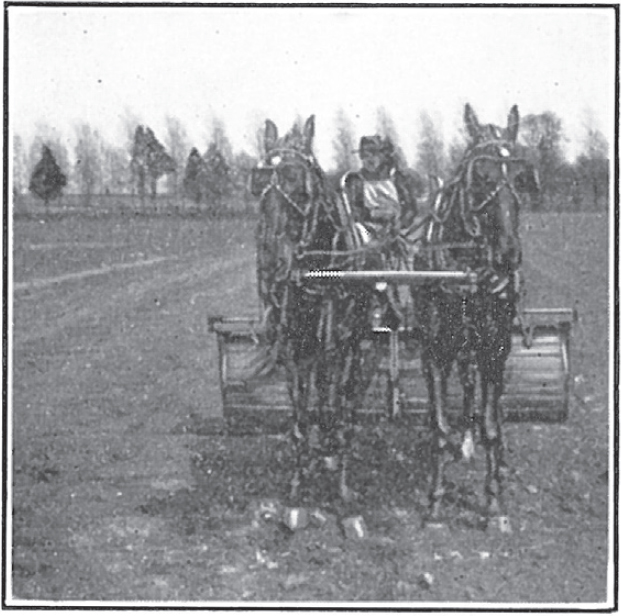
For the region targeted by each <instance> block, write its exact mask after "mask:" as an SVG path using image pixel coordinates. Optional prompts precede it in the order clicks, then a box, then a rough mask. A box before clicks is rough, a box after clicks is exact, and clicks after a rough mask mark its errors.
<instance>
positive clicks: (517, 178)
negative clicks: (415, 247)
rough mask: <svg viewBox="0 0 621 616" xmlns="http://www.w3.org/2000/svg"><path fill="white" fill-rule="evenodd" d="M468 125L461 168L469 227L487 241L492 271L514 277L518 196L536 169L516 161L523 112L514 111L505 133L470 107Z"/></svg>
mask: <svg viewBox="0 0 621 616" xmlns="http://www.w3.org/2000/svg"><path fill="white" fill-rule="evenodd" d="M464 121H465V125H466V129H467V132H468V134H469V136H470V138H471V143H470V145H469V147H468V149H467V151H466V154H465V158H464V161H463V163H462V167H461V172H462V175H461V180H462V183H463V187H462V188H463V190H464V193H465V198H464V199H463V200H462V204H461V205H462V207H461V214H462V217H463V219H464V225H465V227H466V229H467V230H468V231H469V233H470V234H471V235H472V236H474V237H475V238H476V237H478V238H483V240H484V241H485V243H486V245H487V247H488V248H489V251H490V253H491V254H490V260H491V265H493V266H495V267H500V268H501V269H504V270H506V271H507V273H510V272H512V271H515V270H516V269H517V268H518V267H519V266H520V263H521V258H522V250H521V243H520V237H519V213H520V198H519V194H518V192H519V188H520V186H521V184H523V182H524V178H527V177H529V176H528V174H529V170H530V169H532V168H531V167H530V166H529V164H528V163H527V161H526V160H525V159H524V158H521V157H519V156H518V155H517V146H516V140H517V134H518V129H519V121H520V120H519V113H518V108H517V106H516V105H514V106H513V107H512V108H511V111H510V112H509V117H508V121H507V126H506V127H504V128H501V127H499V126H495V125H493V124H481V123H480V122H479V120H478V119H477V116H476V115H475V113H474V111H473V109H472V107H471V106H470V105H468V104H467V105H466V107H465V113H464ZM531 173H532V172H531Z"/></svg>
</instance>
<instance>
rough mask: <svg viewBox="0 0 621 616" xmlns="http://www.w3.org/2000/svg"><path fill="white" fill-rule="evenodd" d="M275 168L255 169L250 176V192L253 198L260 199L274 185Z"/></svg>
mask: <svg viewBox="0 0 621 616" xmlns="http://www.w3.org/2000/svg"><path fill="white" fill-rule="evenodd" d="M275 171H276V168H275V167H254V169H253V170H252V171H251V174H250V192H251V193H252V196H253V197H260V196H261V195H262V194H263V193H264V192H265V190H266V189H267V187H268V186H269V185H270V184H271V183H272V176H273V175H274V173H275Z"/></svg>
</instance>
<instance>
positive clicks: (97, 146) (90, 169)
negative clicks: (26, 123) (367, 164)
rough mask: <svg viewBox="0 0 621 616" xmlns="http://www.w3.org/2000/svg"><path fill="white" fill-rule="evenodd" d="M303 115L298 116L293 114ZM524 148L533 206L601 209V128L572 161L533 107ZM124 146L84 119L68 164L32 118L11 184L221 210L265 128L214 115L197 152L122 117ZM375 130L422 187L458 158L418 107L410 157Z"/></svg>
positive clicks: (346, 131)
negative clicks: (252, 139)
mask: <svg viewBox="0 0 621 616" xmlns="http://www.w3.org/2000/svg"><path fill="white" fill-rule="evenodd" d="M298 121H301V118H298ZM334 124H335V131H334V135H335V136H334V138H333V142H332V145H333V152H334V163H335V164H334V168H333V169H332V171H331V172H330V175H331V176H332V177H333V178H335V179H336V178H338V177H340V175H342V173H344V172H345V171H347V170H349V169H352V168H357V166H358V160H357V156H356V153H355V151H356V149H357V144H358V136H357V135H356V134H355V129H354V125H353V122H352V121H351V119H350V118H349V117H348V115H347V114H346V112H345V111H344V110H343V109H339V110H338V111H337V113H336V116H335V118H334ZM520 126H521V128H520V141H521V152H520V156H522V157H523V158H525V159H526V160H527V161H529V162H530V163H532V164H533V165H534V166H535V167H536V168H537V169H538V171H539V178H540V183H541V194H540V196H539V197H538V198H537V199H536V200H533V201H531V202H529V204H528V205H529V206H530V208H531V209H535V210H537V209H538V210H544V211H545V210H550V211H552V210H554V211H557V210H564V211H578V210H585V209H588V210H600V211H601V210H605V209H606V208H607V207H608V183H609V153H608V143H607V141H606V139H605V138H604V136H603V134H602V133H601V132H600V131H599V130H598V129H597V128H595V127H594V126H587V127H586V129H587V130H586V137H585V139H584V143H582V144H581V145H582V151H581V153H580V154H579V155H578V156H577V158H576V159H575V160H574V161H573V162H569V161H568V160H567V159H566V157H565V154H564V149H563V144H564V142H565V141H566V137H565V134H564V129H563V123H562V121H561V119H560V118H559V117H558V116H557V115H556V114H554V113H553V112H550V111H546V112H543V113H540V114H530V115H527V116H525V117H523V118H522V119H521V123H520ZM126 128H127V143H126V145H125V146H124V147H118V146H113V145H111V144H108V143H107V142H105V140H104V139H103V138H102V137H101V135H100V134H99V133H98V131H96V130H94V129H92V128H91V127H90V126H89V125H87V124H82V125H80V126H78V127H77V128H76V140H75V151H74V162H73V164H70V162H69V154H68V151H67V148H66V147H65V145H64V142H63V141H62V140H61V139H60V138H59V137H58V136H57V135H54V134H53V132H52V131H50V130H49V129H48V128H47V127H46V126H41V125H39V126H38V127H37V133H38V134H37V137H36V138H35V139H34V141H33V143H32V144H31V147H30V149H29V150H28V151H27V150H26V148H25V145H24V142H23V140H22V139H21V137H20V136H19V135H16V136H14V139H13V190H14V193H15V194H16V195H20V194H24V193H25V192H26V191H27V190H29V191H30V192H31V193H33V194H34V195H36V196H37V197H39V198H40V199H41V200H42V201H43V202H44V203H45V204H46V205H47V204H48V203H49V202H50V201H52V200H54V199H57V198H58V197H59V196H60V195H61V194H62V193H63V191H67V192H74V193H77V194H80V195H81V196H82V198H83V200H84V203H85V205H89V203H90V202H91V197H93V196H94V195H119V194H125V195H128V194H129V195H134V196H136V197H138V198H139V199H140V201H141V202H142V203H144V202H145V201H147V200H148V199H155V198H156V196H157V194H158V191H159V192H164V193H165V194H166V195H168V196H172V197H175V198H183V199H186V200H189V201H190V202H191V203H193V204H195V205H196V206H197V207H199V208H200V207H204V208H206V209H208V210H209V211H211V212H219V211H224V210H226V209H227V207H228V205H227V204H228V203H229V202H230V201H231V199H233V198H239V197H240V195H241V196H243V197H244V198H245V199H247V198H248V195H247V194H246V186H247V178H248V174H249V172H250V170H251V169H252V167H253V166H254V165H255V164H256V162H257V160H259V159H260V158H261V156H262V154H263V153H262V151H261V148H262V130H263V127H262V126H260V127H257V131H256V134H257V139H256V147H255V151H254V152H253V153H251V154H250V153H248V152H244V151H242V152H236V153H235V152H233V148H232V146H231V143H230V141H229V139H228V136H227V133H226V127H225V124H224V122H222V121H221V120H219V119H215V120H214V121H213V123H212V127H211V133H210V135H209V139H208V145H207V147H206V149H204V150H203V151H202V152H201V150H200V149H199V148H198V147H196V146H195V145H192V144H191V142H190V140H189V138H188V134H187V132H186V130H185V128H184V127H183V125H182V124H181V122H180V121H179V120H178V119H176V118H173V117H168V118H167V119H166V129H165V134H164V138H163V139H162V141H160V139H158V137H157V136H156V135H155V133H154V131H153V130H152V129H151V128H150V127H149V126H148V125H145V124H142V123H134V122H127V127H126ZM374 130H375V132H377V133H378V134H381V135H383V136H386V137H389V138H390V139H391V140H392V141H393V144H394V145H395V150H396V154H397V159H398V162H399V164H400V166H401V167H402V168H403V169H404V170H408V171H409V173H410V176H411V177H412V178H413V180H414V181H415V182H416V186H417V189H418V191H419V194H420V195H422V194H423V193H424V192H425V188H426V178H428V177H429V176H432V175H434V176H438V177H441V178H447V177H450V175H451V173H452V172H453V171H454V170H455V168H456V166H457V165H458V163H459V161H460V160H461V158H462V156H463V153H464V150H465V147H466V138H465V135H463V134H461V133H460V134H457V135H456V136H454V138H453V139H452V141H451V142H449V143H445V142H444V139H443V136H442V132H441V130H440V129H439V127H438V126H437V124H436V123H435V122H434V120H433V119H432V117H431V116H430V115H429V114H428V113H427V112H425V111H423V112H422V113H421V114H420V115H419V117H418V137H417V142H416V144H415V149H414V151H415V157H414V161H413V163H412V164H409V163H408V161H407V159H406V157H405V155H404V152H403V149H402V145H403V144H402V143H401V142H400V138H399V135H398V131H397V129H396V125H395V123H394V121H393V120H392V118H391V116H390V114H389V113H388V111H387V110H386V109H385V108H383V107H381V108H379V109H377V111H376V126H375V129H374Z"/></svg>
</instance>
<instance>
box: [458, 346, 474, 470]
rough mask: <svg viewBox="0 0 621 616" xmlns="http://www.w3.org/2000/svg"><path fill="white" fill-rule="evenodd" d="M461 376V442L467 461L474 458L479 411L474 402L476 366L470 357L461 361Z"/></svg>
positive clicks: (463, 456)
mask: <svg viewBox="0 0 621 616" xmlns="http://www.w3.org/2000/svg"><path fill="white" fill-rule="evenodd" d="M459 378H460V381H461V386H462V389H463V393H464V397H463V404H464V408H463V414H462V422H463V430H464V434H463V438H462V443H461V455H462V458H463V459H464V460H465V461H466V462H470V461H471V460H473V459H474V433H475V429H476V423H477V413H476V408H475V404H474V392H475V385H476V366H475V363H474V361H470V358H465V359H464V360H462V361H460V363H459Z"/></svg>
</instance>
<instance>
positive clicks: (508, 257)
mask: <svg viewBox="0 0 621 616" xmlns="http://www.w3.org/2000/svg"><path fill="white" fill-rule="evenodd" d="M464 117H465V125H466V129H467V131H468V134H469V136H470V140H471V141H470V144H469V146H468V148H467V150H466V152H465V154H464V157H463V160H462V162H461V164H460V166H459V168H458V169H457V171H456V173H455V175H454V177H453V178H452V179H451V180H450V181H449V182H448V183H447V184H446V185H445V186H444V187H443V188H442V189H440V191H439V192H438V194H437V197H436V199H435V202H434V205H433V207H432V211H431V213H430V217H429V222H428V224H427V227H426V233H425V238H424V241H423V246H422V250H420V251H419V255H418V257H417V263H416V264H415V267H419V268H422V269H424V268H428V269H442V270H467V271H472V272H476V273H477V278H478V282H477V284H476V285H464V286H459V287H457V286H453V285H449V284H439V283H434V284H429V285H427V286H424V287H417V288H413V290H412V297H413V304H414V313H415V315H416V319H417V324H418V327H419V330H420V332H421V341H422V347H421V348H422V360H423V370H424V374H425V378H426V382H427V389H428V394H429V401H430V416H431V427H432V430H433V441H432V480H431V488H430V493H429V499H430V511H429V521H430V522H433V523H439V522H440V520H441V501H442V497H443V495H444V469H445V465H446V464H447V463H448V462H449V461H450V460H451V459H458V458H461V457H464V458H466V459H468V458H470V457H471V456H472V455H473V453H474V438H475V434H476V432H477V431H478V432H480V437H481V440H482V443H483V445H484V447H485V451H486V457H487V476H486V481H485V493H486V499H487V500H486V519H487V520H490V519H492V518H493V519H495V520H496V521H497V520H501V521H502V523H503V524H504V522H505V521H506V518H504V515H505V508H504V505H503V502H502V485H501V472H500V467H501V464H502V452H503V444H502V421H501V414H500V406H499V402H500V398H501V395H502V393H503V380H504V371H505V363H506V360H507V357H508V356H509V353H510V351H511V330H512V325H513V321H514V318H515V316H516V311H517V308H518V302H519V299H520V292H519V284H518V282H519V278H518V277H519V267H520V263H521V259H522V250H521V244H520V236H519V212H520V199H519V195H518V192H517V189H516V185H518V186H519V185H520V184H523V183H524V182H525V181H526V180H525V177H526V176H527V175H529V174H532V169H531V168H530V167H529V166H528V164H527V162H526V161H525V160H524V159H522V158H519V157H518V156H516V155H515V152H516V138H517V133H518V127H519V114H518V109H517V107H516V106H514V107H513V108H512V109H511V112H510V114H509V118H508V124H507V127H506V128H504V129H501V128H499V127H497V126H493V125H489V124H488V125H484V124H481V123H479V121H478V119H477V117H476V115H475V114H474V112H473V110H472V108H471V107H470V106H469V105H466V107H465V116H464ZM455 364H457V366H458V369H459V377H460V381H461V384H462V387H463V415H462V425H461V430H460V431H459V435H460V438H459V439H458V440H454V439H455V437H454V431H453V429H452V426H451V425H450V423H452V422H449V419H450V416H449V414H448V412H447V411H448V409H447V382H448V379H449V376H450V373H451V370H452V368H453V366H454V365H455ZM477 381H478V384H479V387H480V394H481V395H480V405H477V404H475V388H476V385H477Z"/></svg>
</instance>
